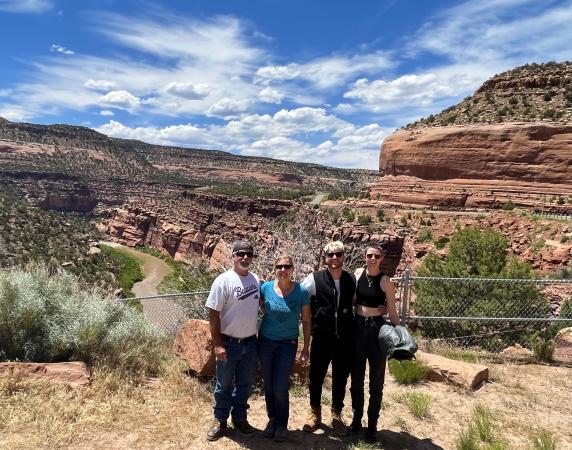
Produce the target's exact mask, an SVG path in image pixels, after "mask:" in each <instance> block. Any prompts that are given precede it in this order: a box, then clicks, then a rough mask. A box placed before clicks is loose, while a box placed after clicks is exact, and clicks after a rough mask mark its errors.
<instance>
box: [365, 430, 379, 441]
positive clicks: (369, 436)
mask: <svg viewBox="0 0 572 450" xmlns="http://www.w3.org/2000/svg"><path fill="white" fill-rule="evenodd" d="M376 435H377V430H376V427H367V429H366V430H365V441H366V442H367V443H368V444H371V443H373V442H375V441H376Z"/></svg>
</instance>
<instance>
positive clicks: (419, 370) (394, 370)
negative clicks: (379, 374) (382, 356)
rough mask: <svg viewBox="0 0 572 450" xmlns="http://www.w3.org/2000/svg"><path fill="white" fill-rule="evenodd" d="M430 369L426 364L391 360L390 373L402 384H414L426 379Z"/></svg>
mask: <svg viewBox="0 0 572 450" xmlns="http://www.w3.org/2000/svg"><path fill="white" fill-rule="evenodd" d="M428 371H429V369H428V368H427V366H425V365H424V364H422V363H420V362H418V361H415V360H412V361H397V360H395V359H392V360H390V361H389V373H391V375H393V378H395V381H397V382H398V383H400V384H413V383H418V382H419V381H421V380H424V379H425V377H426V376H427V373H428Z"/></svg>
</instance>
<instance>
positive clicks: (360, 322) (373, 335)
mask: <svg viewBox="0 0 572 450" xmlns="http://www.w3.org/2000/svg"><path fill="white" fill-rule="evenodd" d="M384 323H385V321H384V319H383V318H382V317H362V316H356V318H355V325H356V326H355V334H354V349H353V350H354V362H353V365H352V372H351V373H352V383H351V388H350V392H351V395H352V409H353V410H354V420H361V418H362V416H363V406H364V405H363V404H364V379H365V362H366V360H367V361H368V362H369V406H368V408H367V418H368V426H371V427H374V426H376V425H377V419H378V418H379V411H380V409H381V400H382V396H383V383H384V381H385V362H386V355H384V354H383V353H382V352H381V350H380V349H379V345H378V341H377V335H378V334H379V329H380V328H381V326H382V325H383V324H384Z"/></svg>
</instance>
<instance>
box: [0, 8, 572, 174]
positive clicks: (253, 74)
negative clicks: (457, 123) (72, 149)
mask: <svg viewBox="0 0 572 450" xmlns="http://www.w3.org/2000/svg"><path fill="white" fill-rule="evenodd" d="M571 24H572V1H550V0H545V1H540V2H539V1H538V0H479V1H467V2H460V1H457V2H454V1H439V0H433V1H421V0H419V1H414V0H409V1H406V0H382V1H370V0H360V1H355V2H349V1H338V0H329V1H328V2H325V1H322V2H319V1H316V0H314V1H311V0H305V1H299V0H289V1H287V2H286V1H283V0H280V1H278V0H194V1H182V0H181V1H175V0H170V1H161V2H158V1H157V2H151V1H141V0H82V1H77V0H0V55H1V59H2V65H1V66H0V116H2V117H5V118H7V119H8V120H12V121H28V122H34V123H45V124H50V123H67V124H74V125H84V126H88V127H91V128H94V129H96V130H98V131H100V132H102V133H105V134H107V135H110V136H116V137H124V138H133V139H140V140H143V141H146V142H150V143H157V144H167V145H177V146H186V147H197V148H205V149H217V150H225V151H230V152H232V153H237V154H243V155H254V156H269V157H273V158H280V159H288V160H296V161H306V162H317V163H320V164H325V165H330V166H338V167H360V168H370V169H375V168H377V166H378V159H379V147H380V145H381V143H382V141H383V139H384V138H385V137H386V136H388V135H389V134H391V133H392V132H393V131H394V130H395V129H396V128H399V127H400V126H402V125H404V124H406V123H409V122H412V121H415V120H417V119H419V118H421V117H424V116H427V115H429V114H432V113H437V112H439V111H441V110H442V109H443V108H445V107H447V106H450V105H452V104H455V103H457V102H458V101H459V100H460V99H462V98H464V97H465V96H467V95H471V94H472V93H473V92H474V91H475V89H477V88H478V87H479V86H480V84H481V83H482V82H483V81H485V80H486V79H487V78H489V77H490V76H492V75H494V74H495V73H499V72H502V71H504V70H507V69H510V68H513V67H515V66H518V65H521V64H525V63H527V62H547V61H550V60H556V61H563V60H570V59H572V45H570V42H572V25H571Z"/></svg>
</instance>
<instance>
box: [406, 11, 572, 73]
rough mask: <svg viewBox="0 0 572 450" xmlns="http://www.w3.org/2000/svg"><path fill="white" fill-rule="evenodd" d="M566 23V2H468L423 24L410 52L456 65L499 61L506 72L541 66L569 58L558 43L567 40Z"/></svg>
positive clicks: (570, 36)
mask: <svg viewBox="0 0 572 450" xmlns="http://www.w3.org/2000/svg"><path fill="white" fill-rule="evenodd" d="M519 8H521V9H519ZM571 20H572V4H571V3H570V2H569V1H565V2H561V3H560V4H558V5H555V4H554V2H538V1H536V0H483V1H479V2H474V1H467V2H464V3H461V4H460V5H458V6H456V7H453V8H450V9H448V10H446V11H444V12H443V13H442V14H440V15H438V16H436V17H435V18H434V19H433V20H431V21H430V22H428V23H427V24H425V26H424V27H422V29H421V30H420V32H419V33H418V35H417V36H416V39H415V40H414V41H413V43H412V45H411V50H412V51H414V52H417V51H429V52H431V53H434V54H440V55H446V56H448V57H450V58H451V59H452V60H454V61H457V62H459V63H465V62H470V61H482V62H485V61H487V60H488V61H491V60H496V61H503V62H504V65H505V68H510V67H513V66H515V65H519V64H523V63H525V62H531V61H537V62H541V61H546V58H547V55H550V56H549V58H550V59H556V60H564V59H570V58H571V57H572V48H571V47H570V46H569V45H563V43H564V42H570V41H572V27H570V21H571ZM531 36H534V45H530V43H531V41H530V39H531Z"/></svg>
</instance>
